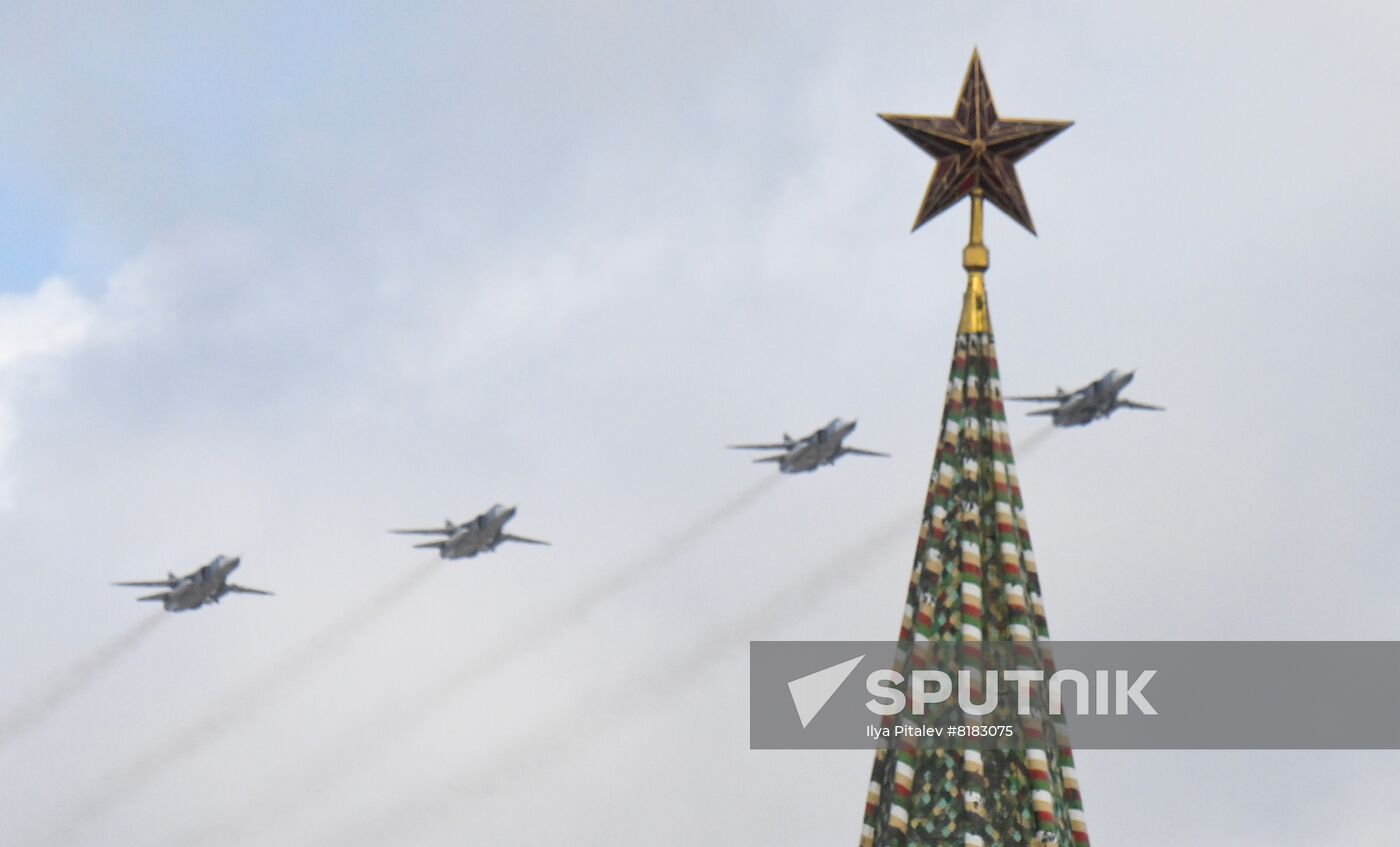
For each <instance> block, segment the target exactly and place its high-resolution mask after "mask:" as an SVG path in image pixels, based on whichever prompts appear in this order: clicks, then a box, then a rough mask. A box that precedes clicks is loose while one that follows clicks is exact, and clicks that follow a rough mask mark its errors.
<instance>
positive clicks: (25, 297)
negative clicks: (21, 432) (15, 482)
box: [0, 277, 97, 508]
mask: <svg viewBox="0 0 1400 847" xmlns="http://www.w3.org/2000/svg"><path fill="white" fill-rule="evenodd" d="M96 317H97V307H96V304H95V303H93V301H91V300H89V299H88V298H86V297H84V296H83V295H81V294H78V293H77V292H75V291H74V290H73V288H72V286H70V285H69V284H68V283H67V282H66V281H64V280H63V279H60V278H58V277H50V278H48V279H46V280H44V281H43V282H42V283H40V284H39V287H38V288H37V289H35V290H34V291H32V292H29V293H26V294H4V295H0V508H5V507H8V506H9V505H10V504H11V498H12V491H11V490H10V485H9V480H8V478H7V477H6V475H5V459H6V456H7V453H8V452H9V450H10V448H11V446H12V444H13V443H14V439H15V437H16V432H15V425H16V423H15V416H14V413H13V410H12V404H13V403H15V402H16V398H17V395H18V394H19V393H20V392H22V391H24V390H25V389H27V388H32V387H33V385H34V382H35V381H36V380H37V379H40V378H42V377H43V376H44V374H45V370H46V368H49V367H52V366H53V365H54V364H55V363H56V362H57V361H59V360H62V359H63V358H64V357H66V356H70V355H72V354H73V353H74V352H76V351H77V350H79V349H80V348H81V347H82V346H83V344H84V343H86V342H87V341H88V339H89V338H90V337H91V334H92V329H93V325H94V323H95V321H96Z"/></svg>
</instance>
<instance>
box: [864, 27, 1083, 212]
mask: <svg viewBox="0 0 1400 847" xmlns="http://www.w3.org/2000/svg"><path fill="white" fill-rule="evenodd" d="M880 117H882V118H884V119H885V121H886V122H888V123H889V125H890V126H892V127H894V128H895V129H897V130H899V132H900V134H901V135H903V136H904V137H905V138H907V139H909V140H910V141H912V142H914V143H915V144H917V145H919V147H921V148H923V151H924V152H925V153H927V154H929V155H930V156H932V157H934V158H935V159H937V160H938V164H937V165H936V166H935V167H934V169H933V178H932V179H931V180H929V184H928V191H927V192H926V193H925V194H924V202H923V205H922V206H920V207H919V216H918V217H917V218H915V220H914V229H918V228H919V227H921V226H923V225H924V224H925V223H926V222H927V221H928V220H929V218H932V217H933V216H934V215H937V214H938V213H939V212H942V211H943V210H945V209H947V208H948V207H949V206H952V205H953V204H954V203H956V202H958V201H959V200H961V199H962V198H963V195H965V194H968V193H970V192H971V191H972V189H974V188H981V189H982V191H983V192H984V193H985V195H986V198H987V199H988V200H990V201H991V202H992V204H993V205H995V206H996V207H997V208H998V209H1001V210H1002V211H1003V212H1005V213H1006V214H1007V215H1010V216H1011V219H1012V220H1014V221H1016V222H1017V223H1018V224H1020V225H1021V226H1023V227H1025V228H1026V229H1028V230H1030V231H1031V233H1032V234H1034V233H1035V224H1033V223H1031V211H1030V209H1028V208H1026V198H1025V197H1024V196H1023V195H1022V194H1021V183H1020V182H1019V181H1017V179H1016V163H1017V162H1019V161H1020V160H1021V159H1022V158H1024V157H1025V156H1026V155H1027V154H1029V153H1030V152H1031V151H1032V150H1034V149H1035V148H1037V147H1039V146H1040V145H1042V144H1044V143H1045V142H1047V141H1049V140H1050V139H1052V138H1054V137H1055V136H1056V135H1059V134H1060V133H1061V132H1064V131H1065V130H1066V129H1068V128H1069V126H1070V125H1071V124H1072V123H1073V121H1025V120H1012V119H1007V118H998V117H997V109H996V106H995V105H993V103H992V92H991V89H989V88H988V87H987V77H986V75H985V74H983V72H982V60H981V59H980V58H978V56H977V51H976V50H973V51H972V61H971V62H970V63H969V64H968V66H967V76H966V78H964V79H963V85H962V93H961V94H959V95H958V103H957V106H956V107H954V109H953V116H952V117H949V118H944V117H934V116H933V115H881V116H880Z"/></svg>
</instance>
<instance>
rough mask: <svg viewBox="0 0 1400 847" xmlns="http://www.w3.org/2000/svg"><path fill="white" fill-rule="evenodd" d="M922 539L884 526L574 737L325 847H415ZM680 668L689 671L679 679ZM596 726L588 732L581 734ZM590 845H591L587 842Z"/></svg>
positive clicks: (463, 778) (408, 803)
mask: <svg viewBox="0 0 1400 847" xmlns="http://www.w3.org/2000/svg"><path fill="white" fill-rule="evenodd" d="M917 534H918V516H917V515H913V514H908V515H902V516H900V517H899V518H898V519H896V520H892V521H889V522H887V523H884V524H881V525H880V526H878V527H877V528H875V529H873V530H872V531H871V532H869V533H867V534H866V535H864V536H863V537H862V538H861V539H860V540H859V541H857V542H856V543H854V544H852V545H850V546H848V547H846V548H844V549H842V550H841V551H839V552H838V553H836V554H835V555H833V556H832V557H830V558H829V559H827V560H826V561H824V562H822V563H821V564H820V565H819V566H818V567H816V568H814V569H810V570H807V569H804V570H802V572H801V573H800V574H799V575H798V577H797V579H795V580H793V581H791V582H789V583H787V584H785V585H784V586H782V587H781V588H779V589H778V590H776V591H774V592H772V593H770V594H768V595H767V596H766V597H765V599H764V602H763V603H762V605H760V606H759V607H758V608H757V609H756V610H755V611H754V612H753V613H752V614H750V615H747V616H745V617H744V618H742V619H740V620H739V621H736V622H734V623H732V624H730V625H728V626H722V627H716V628H714V629H712V630H710V631H709V632H707V633H705V634H704V635H703V636H702V637H701V638H700V639H699V640H697V641H696V642H695V643H694V644H693V645H692V646H691V647H690V648H689V649H688V650H683V651H682V652H681V653H680V654H678V655H675V656H672V657H668V658H667V660H666V661H665V662H656V661H650V662H643V663H642V664H641V665H640V666H639V667H638V668H637V672H636V673H635V674H633V675H631V676H629V677H627V678H626V679H625V680H624V681H623V682H621V683H610V684H608V685H605V686H602V687H599V688H597V689H595V690H594V691H592V692H589V693H585V694H584V695H583V696H582V697H581V698H580V699H579V700H578V701H577V702H576V703H574V702H571V704H570V716H571V717H570V722H569V725H568V727H567V730H568V731H559V732H533V733H526V734H524V735H522V736H520V737H519V738H517V739H516V740H515V742H514V743H513V744H511V745H509V746H508V747H507V748H505V749H501V750H499V751H497V754H496V755H494V756H492V757H491V758H490V760H489V761H487V762H483V763H480V764H478V765H477V766H474V767H472V768H471V769H469V770H465V771H461V772H459V773H458V774H456V775H454V776H450V777H448V778H447V779H446V780H445V781H443V782H442V783H440V784H438V785H435V786H433V787H432V788H431V789H426V790H425V789H420V790H417V791H414V792H412V793H411V794H410V795H409V797H408V799H407V800H405V801H404V802H403V803H402V804H400V805H399V806H397V807H395V808H394V809H392V810H391V811H389V812H388V813H387V814H384V815H382V816H380V817H379V818H377V819H376V820H375V821H373V822H372V823H368V824H367V823H366V822H363V821H361V822H358V823H357V824H356V825H354V826H352V827H347V828H345V829H343V830H341V831H339V832H337V833H336V834H335V837H333V838H328V839H323V840H322V841H321V842H320V843H323V844H326V845H336V847H344V846H345V845H351V847H354V845H363V847H369V846H370V845H378V844H385V843H389V842H390V841H393V842H403V841H405V840H410V839H411V838H412V836H414V835H418V834H423V833H425V832H426V831H428V830H429V829H430V828H431V827H434V826H438V825H441V824H443V823H445V822H446V821H447V820H448V818H449V816H450V815H452V814H453V813H455V812H459V811H462V810H463V809H464V806H463V805H462V802H461V801H462V798H463V797H465V796H472V797H473V798H474V799H476V800H479V799H480V797H481V795H483V794H486V793H489V792H491V791H494V790H497V789H499V788H500V787H502V785H503V784H506V783H508V782H509V781H510V780H512V779H518V778H521V777H524V776H526V773H525V772H524V770H523V769H522V768H521V765H522V763H524V762H538V761H542V760H545V759H547V760H548V761H550V762H551V763H554V764H557V763H558V762H559V761H561V757H564V756H567V755H569V754H570V753H571V752H574V753H576V752H578V751H579V749H580V745H581V744H584V743H587V742H597V741H599V740H601V739H602V738H603V737H604V736H605V734H607V733H609V732H612V731H614V730H616V729H617V728H618V726H619V725H620V724H623V723H625V722H628V721H631V720H634V719H636V718H637V717H638V716H640V715H643V714H645V713H647V712H649V711H652V710H653V709H655V708H656V707H658V706H661V705H664V704H665V703H667V702H670V701H673V700H676V699H678V698H682V697H684V696H685V695H687V694H692V693H694V692H693V689H694V688H695V687H696V686H698V685H700V684H702V683H703V682H704V677H705V675H706V672H707V671H709V670H711V669H712V668H713V667H714V666H716V665H718V664H719V663H721V662H723V661H725V660H727V659H730V658H732V657H733V656H735V655H737V654H738V653H739V652H741V651H742V649H743V648H744V647H746V646H747V645H748V641H749V639H751V638H754V637H756V635H757V634H758V633H762V632H765V631H771V630H772V629H774V628H776V627H779V626H782V625H785V624H788V623H791V622H793V621H795V620H798V619H800V618H801V617H802V616H803V615H805V614H807V613H809V612H811V611H812V610H813V609H814V608H816V607H817V605H818V604H819V603H821V602H822V601H823V600H824V599H826V597H827V596H829V595H830V594H831V592H832V591H833V590H835V589H837V588H839V587H841V586H842V585H843V584H844V583H845V582H847V581H848V580H850V579H851V578H852V577H854V576H855V575H856V574H858V573H859V572H860V570H861V568H862V567H865V566H868V565H870V564H871V559H872V558H873V557H875V556H876V555H877V554H879V553H881V552H882V551H884V550H885V549H886V548H888V547H890V546H891V545H892V544H893V543H894V542H896V541H900V540H904V541H906V542H910V543H912V542H913V541H914V539H915V537H916V536H917ZM677 667H683V668H685V669H686V673H685V674H684V675H676V674H674V673H673V672H672V671H674V669H675V668H677ZM585 722H586V724H587V726H588V728H587V730H584V729H581V728H580V727H581V726H583V725H585ZM585 840H586V839H585Z"/></svg>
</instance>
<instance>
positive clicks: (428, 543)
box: [413, 541, 447, 550]
mask: <svg viewBox="0 0 1400 847" xmlns="http://www.w3.org/2000/svg"><path fill="white" fill-rule="evenodd" d="M446 546H447V542H446V541H425V542H423V543H422V544H415V545H413V549H415V550H417V549H419V548H423V547H437V548H439V549H441V548H443V547H446Z"/></svg>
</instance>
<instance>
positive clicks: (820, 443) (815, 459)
mask: <svg viewBox="0 0 1400 847" xmlns="http://www.w3.org/2000/svg"><path fill="white" fill-rule="evenodd" d="M855 428H856V422H855V421H843V420H841V419H840V418H832V419H831V423H829V424H827V425H826V426H824V427H822V428H821V429H819V430H817V431H816V432H814V433H812V434H811V435H808V436H807V437H805V438H798V439H793V437H792V436H790V435H788V434H787V433H783V442H782V443H781V444H731V445H729V449H730V450H781V451H783V452H782V453H780V454H779V455H777V456H766V457H764V458H762V459H754V461H755V462H776V463H777V465H778V470H779V471H781V472H782V473H807V472H809V471H814V470H816V469H817V468H819V467H821V466H822V465H830V464H832V463H834V462H835V461H836V460H837V459H839V458H841V457H842V456H845V455H848V454H852V453H853V454H855V455H857V456H884V457H888V456H889V455H890V454H889V453H876V452H875V451H874V450H862V449H860V448H859V447H847V446H845V445H844V444H842V443H841V442H842V441H844V440H845V438H846V436H848V435H850V434H851V432H852V431H853V430H854V429H855Z"/></svg>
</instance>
